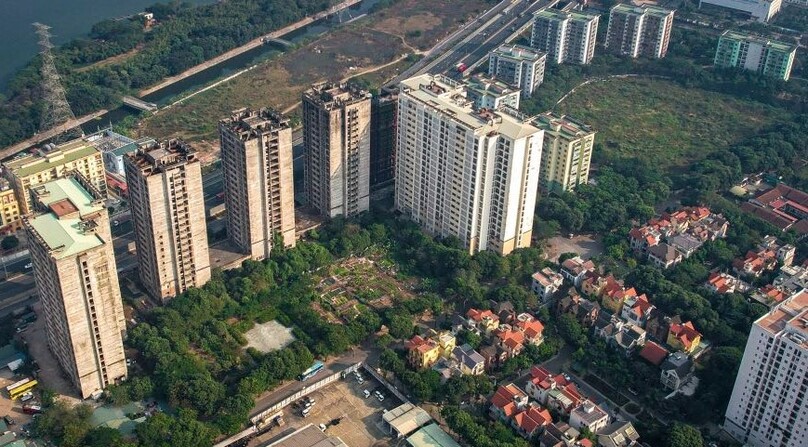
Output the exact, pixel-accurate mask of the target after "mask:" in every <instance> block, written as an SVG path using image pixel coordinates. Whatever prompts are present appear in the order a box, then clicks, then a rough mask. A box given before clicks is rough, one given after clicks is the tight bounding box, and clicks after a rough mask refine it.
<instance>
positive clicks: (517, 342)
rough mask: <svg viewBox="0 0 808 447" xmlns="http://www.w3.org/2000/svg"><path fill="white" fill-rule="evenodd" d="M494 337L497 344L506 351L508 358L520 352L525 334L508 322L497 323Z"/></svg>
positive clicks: (523, 345) (523, 344) (523, 346)
mask: <svg viewBox="0 0 808 447" xmlns="http://www.w3.org/2000/svg"><path fill="white" fill-rule="evenodd" d="M494 337H495V339H496V340H497V346H499V347H500V348H502V349H503V350H505V352H507V353H508V358H511V357H515V356H517V355H519V354H521V353H522V350H523V349H524V348H525V335H524V334H523V333H522V331H519V330H517V329H514V327H513V326H511V325H509V324H501V325H499V327H498V328H497V330H496V331H494Z"/></svg>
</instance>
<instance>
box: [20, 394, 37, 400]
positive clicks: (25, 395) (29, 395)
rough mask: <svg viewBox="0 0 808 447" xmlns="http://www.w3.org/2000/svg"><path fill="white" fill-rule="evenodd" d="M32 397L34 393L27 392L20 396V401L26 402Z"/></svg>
mask: <svg viewBox="0 0 808 447" xmlns="http://www.w3.org/2000/svg"><path fill="white" fill-rule="evenodd" d="M33 398H34V393H31V392H28V393H25V394H23V395H22V396H20V402H28V401H29V400H31V399H33Z"/></svg>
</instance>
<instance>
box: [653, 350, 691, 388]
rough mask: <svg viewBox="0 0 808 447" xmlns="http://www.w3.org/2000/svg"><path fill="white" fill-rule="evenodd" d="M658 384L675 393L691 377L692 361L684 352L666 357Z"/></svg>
mask: <svg viewBox="0 0 808 447" xmlns="http://www.w3.org/2000/svg"><path fill="white" fill-rule="evenodd" d="M661 369H662V373H661V374H660V382H662V385H663V386H664V387H665V388H668V389H670V390H673V391H676V390H678V389H679V388H680V387H681V386H682V385H683V384H684V383H685V382H687V381H688V380H690V378H691V377H692V375H693V360H691V359H690V356H688V355H687V354H685V353H684V352H675V353H673V354H671V355H669V356H668V358H667V359H666V360H665V362H663V363H662V366H661Z"/></svg>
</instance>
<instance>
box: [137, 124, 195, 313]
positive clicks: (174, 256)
mask: <svg viewBox="0 0 808 447" xmlns="http://www.w3.org/2000/svg"><path fill="white" fill-rule="evenodd" d="M123 163H124V168H125V171H126V182H127V184H128V185H129V203H130V206H131V210H132V221H133V223H134V225H135V241H136V243H137V257H138V268H139V270H140V279H141V281H142V282H143V285H144V286H145V287H146V290H147V291H148V292H149V294H150V295H151V296H152V297H154V298H155V299H158V300H165V299H167V298H171V297H174V296H176V295H179V294H180V293H182V292H184V291H186V290H188V288H189V287H201V286H202V285H203V284H205V283H206V282H208V280H210V257H209V256H208V236H207V227H206V225H205V195H204V193H203V192H202V168H201V163H200V162H199V160H198V159H197V158H196V151H194V150H193V148H191V147H190V146H189V145H188V144H187V143H185V142H183V141H180V140H168V141H162V142H159V143H158V142H148V143H144V144H141V145H140V146H139V147H138V148H137V150H136V151H135V152H132V153H129V154H127V155H126V156H125V157H124V162H123Z"/></svg>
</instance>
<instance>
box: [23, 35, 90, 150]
mask: <svg viewBox="0 0 808 447" xmlns="http://www.w3.org/2000/svg"><path fill="white" fill-rule="evenodd" d="M34 28H36V33H37V35H39V54H40V55H42V99H43V101H44V103H45V110H44V111H43V113H42V122H41V123H40V126H39V131H40V132H44V131H47V130H50V129H53V128H54V127H57V126H61V125H63V124H66V123H67V122H69V121H71V120H74V119H75V118H76V116H75V115H73V110H71V109H70V104H69V103H68V102H67V96H66V95H65V89H64V87H63V86H62V80H61V79H60V78H59V72H57V71H56V64H55V63H54V61H53V53H51V48H53V44H52V43H51V40H50V39H51V33H50V29H51V27H49V26H48V25H44V24H42V23H39V22H37V23H34ZM83 135H84V132H82V130H81V127H78V126H75V127H72V128H69V129H65V130H64V132H61V133H59V134H58V135H56V136H54V137H53V139H52V140H53V142H55V143H62V142H64V141H67V140H70V139H73V138H79V137H81V136H83Z"/></svg>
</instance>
